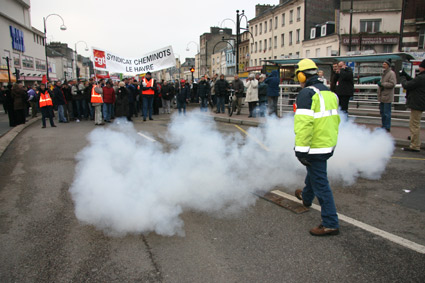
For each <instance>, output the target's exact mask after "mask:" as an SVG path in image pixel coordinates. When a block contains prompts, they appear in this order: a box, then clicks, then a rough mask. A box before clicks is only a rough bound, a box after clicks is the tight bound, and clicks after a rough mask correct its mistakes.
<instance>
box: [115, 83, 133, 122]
mask: <svg viewBox="0 0 425 283" xmlns="http://www.w3.org/2000/svg"><path fill="white" fill-rule="evenodd" d="M118 86H119V88H118V89H117V95H116V101H115V117H117V118H120V117H126V118H127V120H128V119H129V114H128V113H129V111H130V106H129V103H128V96H129V94H128V89H127V88H126V86H125V82H119V84H118ZM128 121H129V120H128Z"/></svg>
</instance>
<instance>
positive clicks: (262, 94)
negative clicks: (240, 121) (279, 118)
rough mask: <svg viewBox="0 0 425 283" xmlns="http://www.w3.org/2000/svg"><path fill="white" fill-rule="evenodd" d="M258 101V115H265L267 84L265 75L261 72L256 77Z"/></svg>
mask: <svg viewBox="0 0 425 283" xmlns="http://www.w3.org/2000/svg"><path fill="white" fill-rule="evenodd" d="M258 79H259V80H258V101H259V103H260V111H259V115H260V117H265V116H266V103H267V84H266V82H265V79H266V75H264V74H261V75H260V76H259V78H258Z"/></svg>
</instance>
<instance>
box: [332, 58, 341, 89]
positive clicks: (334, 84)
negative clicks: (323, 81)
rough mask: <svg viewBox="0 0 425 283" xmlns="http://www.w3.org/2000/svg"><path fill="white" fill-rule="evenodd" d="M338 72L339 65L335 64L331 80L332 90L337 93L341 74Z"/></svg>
mask: <svg viewBox="0 0 425 283" xmlns="http://www.w3.org/2000/svg"><path fill="white" fill-rule="evenodd" d="M337 71H338V63H333V64H332V73H331V80H330V89H331V91H333V92H336V83H337V82H338V79H339V74H338V73H337Z"/></svg>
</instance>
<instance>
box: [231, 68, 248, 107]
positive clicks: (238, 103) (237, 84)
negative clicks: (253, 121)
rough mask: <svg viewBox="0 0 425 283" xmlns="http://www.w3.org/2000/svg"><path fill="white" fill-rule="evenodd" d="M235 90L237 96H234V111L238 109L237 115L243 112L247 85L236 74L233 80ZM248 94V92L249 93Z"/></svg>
mask: <svg viewBox="0 0 425 283" xmlns="http://www.w3.org/2000/svg"><path fill="white" fill-rule="evenodd" d="M232 86H233V90H234V91H235V97H233V105H232V107H233V111H235V110H236V115H240V114H241V110H242V100H243V97H244V93H245V86H244V84H243V82H242V80H240V79H239V76H238V75H235V79H234V80H233V82H232ZM247 95H248V94H247Z"/></svg>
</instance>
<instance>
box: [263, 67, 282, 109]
mask: <svg viewBox="0 0 425 283" xmlns="http://www.w3.org/2000/svg"><path fill="white" fill-rule="evenodd" d="M265 83H266V84H267V101H268V108H269V109H268V112H269V113H268V114H269V115H270V116H271V115H273V114H274V115H276V116H277V100H278V98H279V84H280V79H279V72H278V71H276V70H274V71H272V72H271V74H270V76H269V77H268V78H267V79H266V80H265Z"/></svg>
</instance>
